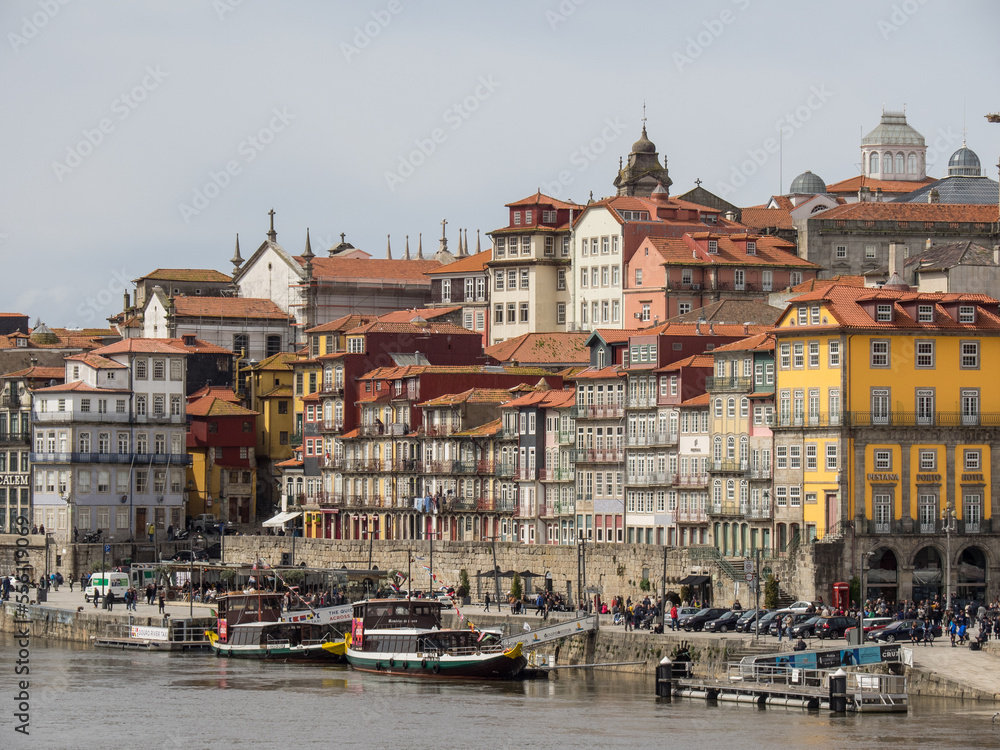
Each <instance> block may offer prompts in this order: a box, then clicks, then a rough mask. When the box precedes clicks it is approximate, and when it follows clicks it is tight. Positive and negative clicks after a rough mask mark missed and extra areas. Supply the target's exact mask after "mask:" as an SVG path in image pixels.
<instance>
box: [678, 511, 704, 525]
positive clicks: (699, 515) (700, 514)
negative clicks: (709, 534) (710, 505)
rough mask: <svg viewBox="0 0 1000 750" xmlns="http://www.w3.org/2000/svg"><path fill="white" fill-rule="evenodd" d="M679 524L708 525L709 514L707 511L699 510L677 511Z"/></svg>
mask: <svg viewBox="0 0 1000 750" xmlns="http://www.w3.org/2000/svg"><path fill="white" fill-rule="evenodd" d="M677 522H678V523H708V513H706V512H705V511H703V510H701V509H698V510H679V511H677Z"/></svg>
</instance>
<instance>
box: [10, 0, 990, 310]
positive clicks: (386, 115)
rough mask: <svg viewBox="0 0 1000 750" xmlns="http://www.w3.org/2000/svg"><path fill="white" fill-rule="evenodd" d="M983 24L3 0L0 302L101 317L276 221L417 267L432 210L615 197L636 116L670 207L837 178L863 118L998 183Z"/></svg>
mask: <svg viewBox="0 0 1000 750" xmlns="http://www.w3.org/2000/svg"><path fill="white" fill-rule="evenodd" d="M998 28H1000V3H996V2H990V1H989V0H981V1H976V2H961V1H960V0H951V1H949V2H945V0H897V1H894V2H885V1H881V0H868V1H855V0H842V1H840V2H836V3H818V2H801V1H799V2H781V1H777V0H776V1H774V2H765V1H764V0H709V1H708V2H699V3H680V2H663V1H662V0H660V1H659V2H653V1H649V2H647V1H642V2H620V3H611V2H598V0H534V1H529V0H506V1H505V2H503V3H478V2H477V3H473V2H461V3H460V2H448V1H446V0H440V1H439V2H435V3H427V2H425V3H418V2H415V0H375V1H374V2H370V1H369V0H358V1H356V2H350V3H348V2H329V0H327V1H326V2H322V1H320V0H299V1H297V2H282V3H278V2H265V0H197V1H195V0H163V1H152V0H149V1H146V2H141V1H139V0H102V1H100V2H93V1H91V2H84V0H33V1H32V0H5V1H4V2H3V3H2V4H0V33H2V37H3V38H2V39H0V101H2V103H3V113H4V117H3V119H2V122H3V124H2V129H3V133H4V136H5V137H3V138H2V139H0V154H2V164H3V173H4V177H5V179H3V180H2V181H0V258H2V268H3V274H4V277H5V278H4V282H5V283H3V291H2V298H0V311H4V312H21V313H24V314H27V315H29V316H30V317H31V321H32V323H33V324H34V323H35V322H36V321H37V320H39V319H41V320H42V321H44V322H45V323H46V324H48V325H50V326H59V327H64V326H65V327H92V326H106V325H107V322H106V318H107V316H109V315H112V314H114V313H116V312H118V311H120V310H121V309H122V295H123V292H124V290H125V288H126V286H127V287H128V288H129V289H131V288H132V284H131V280H133V279H136V278H138V277H140V276H143V275H145V274H147V273H149V272H151V271H153V270H154V269H156V268H215V269H218V270H221V271H223V272H226V273H231V271H232V266H231V264H230V263H229V259H230V258H231V257H232V255H233V248H234V245H235V240H236V235H237V234H239V237H240V246H241V250H242V254H243V257H244V258H248V257H249V256H250V255H251V254H252V253H253V251H254V250H255V249H256V248H257V247H258V246H259V245H260V243H261V242H262V241H263V240H264V238H265V233H266V232H267V229H268V213H267V212H268V211H269V210H271V209H272V208H273V209H274V211H275V216H274V221H275V229H276V231H277V235H278V242H279V243H280V244H281V245H282V246H283V247H284V248H285V249H286V250H288V251H290V252H292V253H293V254H299V253H301V251H302V249H303V248H304V246H305V238H306V229H307V228H309V231H310V235H311V241H312V248H313V250H314V252H316V253H317V254H320V255H322V254H323V251H324V250H325V249H326V248H328V247H330V246H331V245H333V244H335V243H336V242H337V241H339V235H340V233H341V232H343V233H345V234H346V237H347V240H348V241H349V242H351V243H352V244H353V245H354V246H355V247H359V248H362V249H364V250H367V251H368V252H371V253H372V254H373V255H374V256H376V257H382V256H384V255H385V249H386V241H387V236H388V237H389V238H390V239H391V243H392V250H393V254H394V256H395V257H399V256H400V254H401V253H402V251H403V246H404V241H405V237H406V235H409V238H410V248H411V251H412V252H415V251H416V244H417V238H418V235H420V234H422V235H423V242H424V251H425V253H427V252H433V251H435V250H436V249H437V245H438V242H437V238H439V237H440V235H441V221H442V219H447V221H448V225H447V234H448V239H449V246H450V248H451V249H454V248H455V247H456V246H457V239H458V234H457V229H458V228H468V236H469V242H470V245H471V247H472V249H473V250H474V249H475V242H476V231H477V229H478V230H480V231H481V232H483V233H485V232H488V231H490V230H492V229H496V228H498V227H501V226H504V225H505V224H506V223H507V214H506V211H505V209H504V205H505V204H506V203H510V202H512V201H515V200H519V199H521V198H523V197H526V196H528V195H530V194H533V193H534V192H535V190H537V189H541V190H542V192H544V193H547V194H549V195H551V196H553V197H558V198H562V199H566V200H574V201H576V202H586V201H587V200H588V197H589V196H590V194H591V192H592V193H593V195H594V197H595V198H601V197H604V196H607V195H611V194H613V192H614V187H613V185H612V181H613V180H614V177H615V175H616V172H617V168H618V160H619V158H620V157H626V158H627V155H628V152H629V151H630V149H631V144H632V143H633V142H634V141H635V140H637V139H638V137H639V135H640V132H641V129H642V125H643V116H644V115H645V118H646V120H645V122H646V126H647V130H648V134H649V138H650V139H651V140H652V141H653V142H654V143H655V144H656V146H657V150H658V151H659V153H660V156H661V158H665V159H666V161H667V166H668V168H669V171H670V178H671V179H672V181H673V186H672V187H671V189H670V191H671V194H672V195H679V194H681V193H684V192H686V191H687V190H689V189H691V188H692V187H694V181H695V180H696V179H700V180H701V181H702V184H703V186H704V187H705V188H707V189H709V190H711V191H712V192H714V193H716V194H717V195H720V196H722V197H724V198H726V200H729V201H730V202H732V203H735V204H736V205H740V206H748V205H757V204H761V203H763V202H765V201H766V200H767V199H768V197H769V196H771V195H773V194H776V193H780V192H787V191H788V186H789V183H790V182H791V180H792V179H793V178H794V177H795V175H797V174H799V173H801V172H803V171H805V170H811V171H813V172H815V173H816V174H818V175H820V176H821V177H822V178H823V179H824V180H826V181H827V182H829V183H833V182H837V181H839V180H842V179H846V178H848V177H851V176H853V175H856V174H858V172H859V170H860V140H861V137H862V135H863V134H864V133H867V132H869V131H870V130H872V129H873V128H874V127H875V126H876V125H877V124H878V121H879V117H880V114H881V112H882V110H883V108H884V109H889V110H898V109H903V108H904V107H905V110H906V114H907V119H908V121H909V123H910V124H911V125H912V126H913V127H915V128H916V129H917V130H918V131H920V132H921V133H922V134H923V135H924V137H925V139H926V141H927V144H928V146H929V150H928V173H929V174H931V175H932V176H935V177H939V176H943V175H944V173H945V168H946V165H947V160H948V157H949V156H950V154H951V153H952V152H953V151H954V150H955V149H957V148H959V147H960V146H961V145H962V139H963V133H965V137H966V138H967V141H968V145H969V147H970V148H972V149H973V150H974V151H976V152H977V153H978V154H979V156H980V159H981V161H982V162H983V164H984V167H986V168H987V169H988V170H989V174H990V175H991V176H994V177H995V176H996V167H995V166H993V165H995V164H996V162H997V154H1000V126H998V125H993V124H989V123H987V121H986V119H985V118H984V115H985V114H986V113H988V112H995V111H998V110H1000V92H998V91H997V88H996V85H995V78H996V72H997V71H998V70H1000V46H998V45H997V44H996V40H995V36H996V31H997V29H998ZM779 141H780V144H781V145H780V149H778V148H777V146H776V144H777V143H778V142H779ZM482 241H483V247H484V248H485V247H486V246H488V238H487V237H485V234H484V235H483V237H482Z"/></svg>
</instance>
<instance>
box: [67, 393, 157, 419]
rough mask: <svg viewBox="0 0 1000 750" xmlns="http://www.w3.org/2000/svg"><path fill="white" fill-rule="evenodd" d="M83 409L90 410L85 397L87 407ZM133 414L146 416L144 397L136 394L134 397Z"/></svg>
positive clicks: (88, 401) (88, 402) (88, 400)
mask: <svg viewBox="0 0 1000 750" xmlns="http://www.w3.org/2000/svg"><path fill="white" fill-rule="evenodd" d="M83 411H90V399H87V408H86V409H84V410H83ZM135 414H136V416H138V417H144V416H146V397H145V396H139V395H137V396H136V397H135Z"/></svg>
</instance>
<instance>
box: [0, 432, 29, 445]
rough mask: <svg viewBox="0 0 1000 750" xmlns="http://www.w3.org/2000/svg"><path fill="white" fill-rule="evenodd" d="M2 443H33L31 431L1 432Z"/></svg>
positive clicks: (0, 439) (0, 440)
mask: <svg viewBox="0 0 1000 750" xmlns="http://www.w3.org/2000/svg"><path fill="white" fill-rule="evenodd" d="M0 443H7V444H8V445H10V444H11V443H13V444H15V445H31V433H30V432H0Z"/></svg>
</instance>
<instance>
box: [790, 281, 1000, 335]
mask: <svg viewBox="0 0 1000 750" xmlns="http://www.w3.org/2000/svg"><path fill="white" fill-rule="evenodd" d="M819 301H821V302H825V303H826V305H825V306H826V308H827V309H828V310H829V311H830V313H831V314H832V315H833V317H834V320H835V321H836V322H835V323H834V324H832V325H828V326H802V327H796V328H783V329H780V330H778V331H775V333H776V334H778V333H792V332H799V331H801V332H806V331H811V330H815V329H821V328H830V327H833V328H838V327H841V328H859V329H878V330H884V331H892V330H895V329H905V330H927V331H938V330H940V331H968V332H970V333H973V332H984V331H1000V312H998V311H997V305H998V301H997V300H996V299H995V298H993V297H990V296H988V295H985V294H945V293H941V292H935V293H920V292H903V291H898V290H892V289H866V288H862V287H855V286H843V285H838V286H830V287H827V288H826V289H817V290H816V291H813V292H808V293H806V294H803V295H800V296H798V297H794V298H793V299H791V300H790V301H789V303H790V305H789V308H788V309H787V310H786V311H785V315H783V316H782V317H783V318H784V317H786V316H788V315H791V314H793V312H794V307H795V305H796V303H802V302H819ZM863 302H866V303H867V302H870V303H875V304H877V303H879V302H881V303H883V304H884V303H890V304H891V305H892V308H893V310H892V320H891V321H882V322H879V321H876V320H875V319H874V318H873V317H872V316H871V315H869V314H868V312H866V311H865V309H864V308H863V307H862V306H861V303H863ZM902 303H923V304H933V305H934V321H933V322H930V323H920V322H918V321H917V320H916V319H914V318H913V317H911V316H910V315H909V314H908V313H907V312H906V310H905V309H904V307H903V304H902ZM947 303H965V304H968V305H978V310H977V313H976V320H975V322H974V323H959V322H958V321H957V320H956V319H955V318H953V317H952V316H951V315H950V314H949V313H948V312H947V311H946V310H945V308H944V306H943V305H944V304H947Z"/></svg>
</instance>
